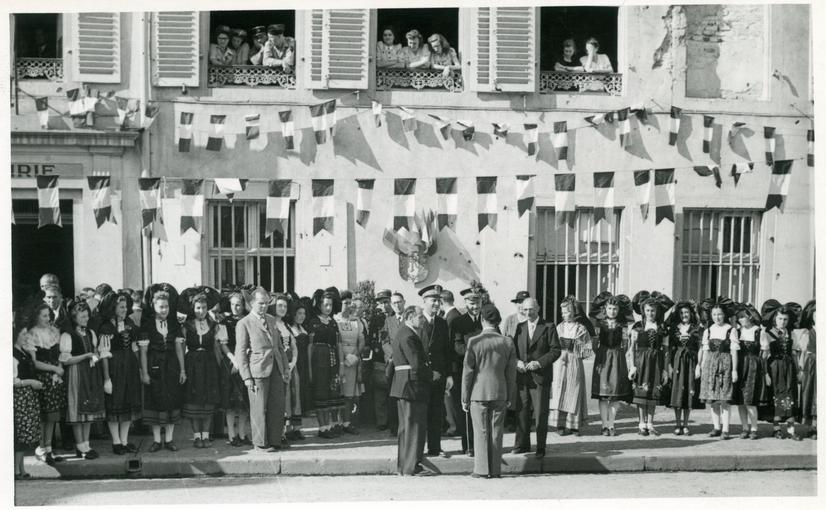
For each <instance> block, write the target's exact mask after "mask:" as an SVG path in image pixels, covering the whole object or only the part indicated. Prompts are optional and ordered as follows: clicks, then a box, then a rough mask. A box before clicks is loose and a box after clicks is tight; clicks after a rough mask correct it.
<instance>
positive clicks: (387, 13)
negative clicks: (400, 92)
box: [371, 8, 463, 92]
mask: <svg viewBox="0 0 826 510" xmlns="http://www.w3.org/2000/svg"><path fill="white" fill-rule="evenodd" d="M377 16H378V19H377V23H376V27H377V33H376V34H375V37H374V38H373V41H371V43H372V44H374V45H375V46H376V88H377V89H379V90H388V89H416V90H422V89H434V90H449V91H452V92H458V91H461V90H462V88H463V83H462V70H461V66H460V65H459V62H461V58H462V51H461V50H462V48H461V47H459V9H458V8H438V9H379V10H378V15H377ZM412 31H416V32H418V34H419V36H420V37H418V38H413V39H412V40H411V41H409V40H408V39H407V37H406V34H408V33H410V32H412ZM391 34H392V35H391ZM433 35H441V36H442V37H440V38H439V39H440V41H439V43H438V45H437V47H436V48H437V49H438V50H439V51H438V52H435V51H434V46H433V45H432V44H430V43H429V42H428V40H429V39H431V38H432V39H434V40H435V39H436V38H433V37H432V36H433ZM417 41H418V42H417ZM445 66H449V67H448V70H447V71H445V70H444V67H445Z"/></svg>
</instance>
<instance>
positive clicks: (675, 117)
mask: <svg viewBox="0 0 826 510" xmlns="http://www.w3.org/2000/svg"><path fill="white" fill-rule="evenodd" d="M682 115H683V110H682V108H679V107H677V106H672V107H671V126H670V129H669V131H668V145H677V134H679V132H680V118H681V117H682Z"/></svg>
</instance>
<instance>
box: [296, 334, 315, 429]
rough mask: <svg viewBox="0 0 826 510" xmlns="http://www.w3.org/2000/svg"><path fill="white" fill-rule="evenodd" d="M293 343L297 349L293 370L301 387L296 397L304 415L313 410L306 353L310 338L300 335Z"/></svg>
mask: <svg viewBox="0 0 826 510" xmlns="http://www.w3.org/2000/svg"><path fill="white" fill-rule="evenodd" d="M295 342H296V347H297V348H298V363H297V364H296V365H295V370H296V371H297V372H298V378H299V379H300V380H301V385H300V386H299V388H298V396H299V399H300V401H301V411H302V412H303V413H306V412H307V411H308V410H310V409H312V408H313V391H312V386H311V385H310V356H309V352H308V346H309V344H310V337H309V336H308V335H305V334H301V335H298V336H296V337H295Z"/></svg>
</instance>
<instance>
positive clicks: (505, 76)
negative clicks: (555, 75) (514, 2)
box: [470, 7, 538, 92]
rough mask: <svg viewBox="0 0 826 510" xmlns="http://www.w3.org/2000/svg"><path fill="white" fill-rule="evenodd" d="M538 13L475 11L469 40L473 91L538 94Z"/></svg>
mask: <svg viewBox="0 0 826 510" xmlns="http://www.w3.org/2000/svg"><path fill="white" fill-rule="evenodd" d="M536 10H537V8H536V7H480V8H478V9H475V10H474V12H473V15H472V17H471V41H470V42H471V80H470V88H471V89H472V90H476V91H480V92H493V91H501V92H535V91H536V82H537V80H536V76H537V70H536V68H537V38H538V33H537V29H536V26H537V15H536ZM474 66H475V67H474Z"/></svg>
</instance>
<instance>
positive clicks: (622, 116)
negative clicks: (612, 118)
mask: <svg viewBox="0 0 826 510" xmlns="http://www.w3.org/2000/svg"><path fill="white" fill-rule="evenodd" d="M629 111H630V108H623V109H622V110H619V111H618V112H617V119H618V120H619V140H620V147H622V148H626V147H628V146H629V145H631V119H629V118H628V112H629Z"/></svg>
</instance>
